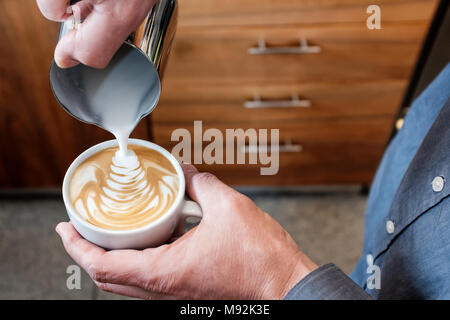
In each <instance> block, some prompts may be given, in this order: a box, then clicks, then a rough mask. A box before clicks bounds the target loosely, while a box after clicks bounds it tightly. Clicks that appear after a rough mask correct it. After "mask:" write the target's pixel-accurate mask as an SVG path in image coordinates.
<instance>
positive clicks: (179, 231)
mask: <svg viewBox="0 0 450 320" xmlns="http://www.w3.org/2000/svg"><path fill="white" fill-rule="evenodd" d="M187 218H200V219H201V218H203V212H202V208H200V206H199V204H198V203H197V202H195V201H192V200H188V198H187V197H186V199H185V200H184V204H183V207H182V208H181V213H180V215H179V218H178V224H177V227H176V228H175V232H174V236H175V237H180V236H182V235H183V233H184V227H185V223H186V219H187Z"/></svg>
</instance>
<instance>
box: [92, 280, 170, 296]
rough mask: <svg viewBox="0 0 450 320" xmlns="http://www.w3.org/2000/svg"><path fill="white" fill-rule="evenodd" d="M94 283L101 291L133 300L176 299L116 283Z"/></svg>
mask: <svg viewBox="0 0 450 320" xmlns="http://www.w3.org/2000/svg"><path fill="white" fill-rule="evenodd" d="M94 283H95V284H96V285H97V287H98V288H99V289H101V290H103V291H106V292H111V293H115V294H120V295H122V296H127V297H131V298H138V299H145V300H163V299H164V300H168V299H175V297H174V296H170V295H165V294H158V293H153V292H149V291H146V290H144V289H142V288H138V287H133V286H126V285H120V284H114V283H104V282H97V281H94Z"/></svg>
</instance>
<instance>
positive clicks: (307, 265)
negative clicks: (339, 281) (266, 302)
mask: <svg viewBox="0 0 450 320" xmlns="http://www.w3.org/2000/svg"><path fill="white" fill-rule="evenodd" d="M317 268H318V266H317V265H316V264H315V263H314V262H313V261H312V260H311V259H309V257H308V256H306V255H305V254H304V253H302V252H299V253H298V256H297V259H296V263H295V264H294V266H293V268H292V269H291V271H290V274H289V276H288V278H287V280H286V282H285V284H284V286H283V287H282V291H281V293H280V295H279V296H278V297H277V299H280V300H281V299H283V298H284V297H285V296H286V295H287V294H288V292H289V291H290V290H291V289H292V288H293V287H294V286H295V285H296V284H297V283H299V282H300V281H301V280H302V279H303V278H304V277H306V276H307V275H308V274H310V273H311V272H313V271H314V270H316V269H317Z"/></svg>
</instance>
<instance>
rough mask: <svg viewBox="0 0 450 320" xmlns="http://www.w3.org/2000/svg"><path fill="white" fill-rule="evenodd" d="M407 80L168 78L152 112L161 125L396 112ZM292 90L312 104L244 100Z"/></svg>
mask: <svg viewBox="0 0 450 320" xmlns="http://www.w3.org/2000/svg"><path fill="white" fill-rule="evenodd" d="M406 85H407V81H406V80H387V81H383V82H358V83H354V84H351V85H349V84H346V83H344V84H339V83H311V84H304V85H299V84H295V83H292V84H277V83H274V84H273V85H272V84H265V85H251V84H245V85H241V86H238V85H234V84H231V85H226V84H204V83H201V84H198V85H197V84H194V85H189V84H185V83H182V82H177V81H166V82H165V87H164V89H163V94H162V97H161V101H160V103H159V106H158V108H156V110H155V111H153V113H152V118H153V120H154V121H155V122H157V123H180V122H182V123H183V122H189V121H190V122H192V121H194V120H204V121H206V122H208V123H222V122H233V123H235V124H236V125H237V124H239V123H242V122H246V123H254V125H261V124H265V125H267V124H268V125H270V124H271V123H273V122H280V121H283V122H285V121H288V122H292V121H297V120H301V119H319V118H321V119H329V118H337V117H358V116H368V115H373V116H379V115H389V116H392V117H393V116H394V115H395V114H396V113H397V108H398V106H399V105H400V103H401V99H402V98H403V95H404V91H405V88H406ZM293 94H297V95H299V97H300V98H303V99H308V100H310V101H311V104H312V105H311V107H309V108H267V109H246V108H245V107H244V102H245V101H246V100H248V99H249V100H252V99H253V97H254V96H255V95H259V96H260V97H261V98H262V99H267V100H268V101H271V100H281V99H286V100H289V99H291V96H292V95H293Z"/></svg>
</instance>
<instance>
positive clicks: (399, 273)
mask: <svg viewBox="0 0 450 320" xmlns="http://www.w3.org/2000/svg"><path fill="white" fill-rule="evenodd" d="M449 96H450V64H448V65H447V66H446V67H445V68H444V70H443V71H442V72H441V74H440V75H439V76H438V77H437V78H436V79H435V80H434V81H433V83H431V84H430V86H429V87H428V88H427V89H426V90H425V91H424V92H423V93H422V94H421V95H420V96H419V97H418V98H417V99H416V101H415V102H414V103H413V105H412V106H411V109H410V111H409V113H408V115H407V117H406V118H405V122H404V125H403V127H402V129H401V130H400V131H399V133H398V134H397V135H396V136H395V138H394V139H393V140H392V142H391V143H390V145H389V147H388V148H387V150H386V152H385V155H384V157H383V159H382V161H381V164H380V166H379V168H378V171H377V174H376V176H375V179H374V181H373V184H372V188H371V192H370V195H369V201H368V205H367V210H366V223H365V237H364V248H363V252H362V256H361V258H360V260H359V262H358V263H357V265H356V268H355V270H354V271H353V273H352V274H351V276H350V277H351V278H349V277H347V276H346V275H345V274H344V273H343V272H342V271H340V270H339V269H338V268H337V267H336V266H334V265H333V264H328V265H325V266H322V267H320V268H319V269H317V270H315V271H314V272H312V273H311V274H309V275H308V276H306V277H305V278H304V279H303V280H302V281H300V282H299V283H298V284H297V285H296V286H295V287H294V288H293V289H292V290H291V291H290V292H289V293H288V295H287V296H286V298H285V299H367V298H377V299H450V197H449V195H450V100H449ZM367 293H368V294H369V295H368V294H367Z"/></svg>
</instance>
